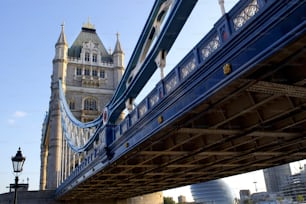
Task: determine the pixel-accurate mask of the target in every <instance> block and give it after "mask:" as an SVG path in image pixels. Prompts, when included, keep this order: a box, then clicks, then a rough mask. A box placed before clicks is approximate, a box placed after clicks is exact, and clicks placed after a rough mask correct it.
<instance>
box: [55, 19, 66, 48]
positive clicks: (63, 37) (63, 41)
mask: <svg viewBox="0 0 306 204" xmlns="http://www.w3.org/2000/svg"><path fill="white" fill-rule="evenodd" d="M61 26H62V31H61V34H60V36H59V38H58V40H57V43H56V45H55V46H57V45H59V44H62V45H67V44H68V43H67V40H66V35H65V32H64V24H62V25H61Z"/></svg>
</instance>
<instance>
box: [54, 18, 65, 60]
mask: <svg viewBox="0 0 306 204" xmlns="http://www.w3.org/2000/svg"><path fill="white" fill-rule="evenodd" d="M61 26H62V30H61V33H60V36H59V37H58V40H57V42H56V44H55V57H54V60H58V59H62V60H63V59H67V51H68V43H67V40H66V35H65V32H64V24H62V25H61Z"/></svg>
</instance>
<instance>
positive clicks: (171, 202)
mask: <svg viewBox="0 0 306 204" xmlns="http://www.w3.org/2000/svg"><path fill="white" fill-rule="evenodd" d="M164 204H175V201H174V200H173V198H171V197H164Z"/></svg>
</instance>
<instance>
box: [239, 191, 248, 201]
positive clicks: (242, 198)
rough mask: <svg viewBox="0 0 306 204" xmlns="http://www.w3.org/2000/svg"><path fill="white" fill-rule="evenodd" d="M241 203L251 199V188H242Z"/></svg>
mask: <svg viewBox="0 0 306 204" xmlns="http://www.w3.org/2000/svg"><path fill="white" fill-rule="evenodd" d="M239 195H240V204H244V203H245V201H247V200H250V196H251V192H250V190H240V191H239Z"/></svg>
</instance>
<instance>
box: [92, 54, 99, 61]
mask: <svg viewBox="0 0 306 204" xmlns="http://www.w3.org/2000/svg"><path fill="white" fill-rule="evenodd" d="M97 58H98V57H97V54H93V55H92V61H93V62H97Z"/></svg>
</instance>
